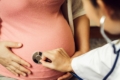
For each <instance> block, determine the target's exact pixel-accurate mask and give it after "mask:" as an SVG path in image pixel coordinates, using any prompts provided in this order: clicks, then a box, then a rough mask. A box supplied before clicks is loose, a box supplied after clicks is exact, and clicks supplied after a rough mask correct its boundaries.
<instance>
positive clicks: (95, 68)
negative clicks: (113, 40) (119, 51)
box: [71, 44, 120, 80]
mask: <svg viewBox="0 0 120 80" xmlns="http://www.w3.org/2000/svg"><path fill="white" fill-rule="evenodd" d="M118 47H119V48H120V44H119V46H118ZM115 58H116V54H114V53H113V49H112V47H111V45H110V44H107V45H105V46H103V47H100V48H97V49H94V50H92V51H90V52H88V53H86V54H84V55H82V56H79V57H76V58H74V59H73V60H72V63H71V65H72V68H73V71H74V72H75V73H76V74H77V75H78V76H80V77H81V78H83V79H84V80H102V79H103V78H104V76H106V74H107V73H108V72H109V71H110V69H111V67H112V65H113V63H114V60H115ZM119 76H120V60H119V61H118V64H117V68H116V70H115V71H114V73H113V74H112V75H111V76H110V77H109V79H108V80H120V77H119ZM114 78H115V79H114Z"/></svg>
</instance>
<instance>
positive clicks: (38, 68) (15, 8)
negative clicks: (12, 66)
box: [0, 0, 75, 80]
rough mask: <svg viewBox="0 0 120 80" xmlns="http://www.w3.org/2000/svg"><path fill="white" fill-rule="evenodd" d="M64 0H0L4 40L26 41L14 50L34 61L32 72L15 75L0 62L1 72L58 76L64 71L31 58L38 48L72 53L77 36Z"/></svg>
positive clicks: (44, 78) (35, 79)
mask: <svg viewBox="0 0 120 80" xmlns="http://www.w3.org/2000/svg"><path fill="white" fill-rule="evenodd" d="M63 2H64V0H1V1H0V17H1V19H2V24H1V25H2V27H1V36H0V37H1V40H7V41H8V40H9V41H15V42H21V43H23V47H22V48H19V49H12V51H13V52H14V53H15V54H16V55H18V56H20V57H21V58H22V59H24V60H26V61H27V62H29V63H30V64H31V65H32V68H30V70H31V71H32V72H33V74H32V75H29V76H28V77H27V78H26V77H22V76H20V77H16V76H14V75H13V74H11V72H9V71H8V70H6V69H5V68H4V67H3V66H1V65H0V74H2V75H4V76H8V77H12V78H16V79H20V80H22V79H24V80H56V79H57V78H58V77H59V76H61V75H63V73H61V72H57V71H54V70H51V69H48V68H45V67H43V66H42V65H38V64H35V63H34V62H33V61H32V55H33V53H34V52H36V51H42V52H43V51H48V50H53V49H56V48H64V49H65V51H66V52H67V53H68V54H69V55H70V56H72V55H73V53H74V50H75V49H74V39H73V35H72V32H71V29H70V27H69V25H68V23H67V22H66V20H65V19H64V17H63V15H62V13H61V11H60V6H61V5H62V4H63Z"/></svg>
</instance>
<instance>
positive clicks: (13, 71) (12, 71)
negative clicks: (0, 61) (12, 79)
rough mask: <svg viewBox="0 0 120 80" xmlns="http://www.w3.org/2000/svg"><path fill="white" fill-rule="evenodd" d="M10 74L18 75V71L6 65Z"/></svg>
mask: <svg viewBox="0 0 120 80" xmlns="http://www.w3.org/2000/svg"><path fill="white" fill-rule="evenodd" d="M6 68H7V69H8V70H9V71H10V72H11V73H12V74H14V75H15V76H19V74H18V73H16V72H15V70H13V69H11V68H10V67H6Z"/></svg>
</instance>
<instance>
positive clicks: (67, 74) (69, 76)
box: [57, 72, 73, 80]
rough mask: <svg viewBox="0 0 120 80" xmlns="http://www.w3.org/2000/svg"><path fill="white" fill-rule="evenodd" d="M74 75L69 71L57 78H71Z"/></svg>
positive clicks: (63, 79)
mask: <svg viewBox="0 0 120 80" xmlns="http://www.w3.org/2000/svg"><path fill="white" fill-rule="evenodd" d="M72 77H73V75H72V74H71V73H69V72H67V73H66V74H64V75H63V76H61V77H59V78H58V79H57V80H70V79H71V78H72Z"/></svg>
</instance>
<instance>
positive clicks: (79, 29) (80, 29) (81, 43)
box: [74, 15, 90, 54]
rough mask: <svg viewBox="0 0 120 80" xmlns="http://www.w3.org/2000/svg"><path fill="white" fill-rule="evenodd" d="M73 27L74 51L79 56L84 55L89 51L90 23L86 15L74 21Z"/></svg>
mask: <svg viewBox="0 0 120 80" xmlns="http://www.w3.org/2000/svg"><path fill="white" fill-rule="evenodd" d="M74 26H75V44H76V51H80V52H79V53H81V54H82V53H85V52H87V51H89V30H90V22H89V20H88V18H87V17H86V15H83V16H80V17H78V18H76V19H74Z"/></svg>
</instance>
